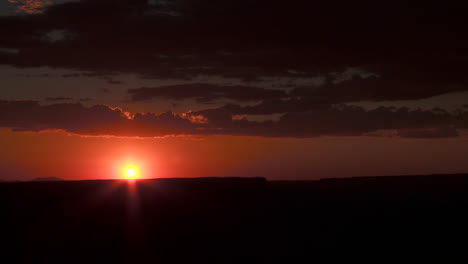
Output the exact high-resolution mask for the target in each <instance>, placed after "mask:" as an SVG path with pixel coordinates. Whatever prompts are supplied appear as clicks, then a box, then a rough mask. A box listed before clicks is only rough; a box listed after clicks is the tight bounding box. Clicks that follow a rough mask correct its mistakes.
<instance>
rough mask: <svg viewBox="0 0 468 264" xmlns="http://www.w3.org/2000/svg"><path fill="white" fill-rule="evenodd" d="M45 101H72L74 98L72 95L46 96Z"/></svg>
mask: <svg viewBox="0 0 468 264" xmlns="http://www.w3.org/2000/svg"><path fill="white" fill-rule="evenodd" d="M44 100H45V101H49V102H55V101H71V100H73V98H71V97H61V96H59V97H46V98H45V99H44Z"/></svg>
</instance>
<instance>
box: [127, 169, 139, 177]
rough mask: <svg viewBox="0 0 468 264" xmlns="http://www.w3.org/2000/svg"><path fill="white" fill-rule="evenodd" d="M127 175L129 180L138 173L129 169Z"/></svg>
mask: <svg viewBox="0 0 468 264" xmlns="http://www.w3.org/2000/svg"><path fill="white" fill-rule="evenodd" d="M125 175H127V177H129V178H133V177H135V175H136V171H135V170H134V169H127V170H126V171H125Z"/></svg>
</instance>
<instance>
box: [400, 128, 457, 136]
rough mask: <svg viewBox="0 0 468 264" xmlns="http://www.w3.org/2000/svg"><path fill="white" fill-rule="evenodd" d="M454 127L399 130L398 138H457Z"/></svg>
mask: <svg viewBox="0 0 468 264" xmlns="http://www.w3.org/2000/svg"><path fill="white" fill-rule="evenodd" d="M458 135H459V134H458V131H457V129H455V128H454V127H430V128H417V129H400V130H398V136H400V137H406V138H449V137H458Z"/></svg>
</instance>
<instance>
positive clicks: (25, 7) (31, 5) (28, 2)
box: [8, 0, 52, 14]
mask: <svg viewBox="0 0 468 264" xmlns="http://www.w3.org/2000/svg"><path fill="white" fill-rule="evenodd" d="M8 2H10V3H13V4H17V5H18V10H19V11H21V12H24V13H27V14H39V13H42V12H43V11H44V9H45V8H46V7H47V6H48V5H50V4H52V1H50V0H8Z"/></svg>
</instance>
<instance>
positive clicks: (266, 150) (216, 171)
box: [0, 129, 468, 180]
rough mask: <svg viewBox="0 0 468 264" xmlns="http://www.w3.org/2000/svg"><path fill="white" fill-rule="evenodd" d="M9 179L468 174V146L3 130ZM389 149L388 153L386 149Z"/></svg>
mask: <svg viewBox="0 0 468 264" xmlns="http://www.w3.org/2000/svg"><path fill="white" fill-rule="evenodd" d="M0 140H1V146H2V148H1V150H0V160H1V163H3V164H1V163H0V169H3V170H6V169H5V168H7V171H6V172H7V173H5V171H3V172H2V173H1V174H2V175H8V176H4V177H3V178H5V179H13V180H27V179H31V178H34V177H60V178H64V179H77V180H81V179H110V178H119V177H121V169H122V168H123V167H124V166H125V165H126V163H128V162H132V163H134V164H136V165H137V166H139V168H140V169H141V176H142V177H144V178H157V177H203V176H266V177H269V178H270V179H317V178H322V177H348V176H365V175H398V174H431V173H456V172H466V171H468V163H467V162H466V155H464V154H465V153H466V149H468V141H467V140H466V139H463V138H456V139H429V140H425V139H417V140H415V139H401V138H377V137H321V138H311V139H271V138H254V137H235V136H206V137H198V138H186V137H176V138H174V137H173V138H163V139H160V138H159V139H158V138H155V139H148V138H147V139H136V138H103V137H81V136H76V135H67V134H65V133H63V132H43V133H34V132H10V131H8V130H5V129H1V130H0ZM383 150H385V152H384V151H383Z"/></svg>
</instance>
